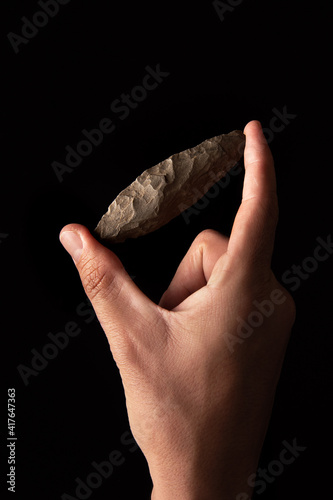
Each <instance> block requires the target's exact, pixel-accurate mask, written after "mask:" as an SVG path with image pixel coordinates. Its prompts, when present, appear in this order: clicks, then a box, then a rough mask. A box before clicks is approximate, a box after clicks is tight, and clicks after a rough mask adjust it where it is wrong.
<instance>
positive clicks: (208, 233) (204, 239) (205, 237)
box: [194, 229, 221, 247]
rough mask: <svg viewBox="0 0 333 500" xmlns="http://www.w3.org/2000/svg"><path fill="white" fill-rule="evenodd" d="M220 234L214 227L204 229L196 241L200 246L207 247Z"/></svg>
mask: <svg viewBox="0 0 333 500" xmlns="http://www.w3.org/2000/svg"><path fill="white" fill-rule="evenodd" d="M218 236H221V235H220V233H218V232H217V231H214V229H204V230H203V231H201V233H199V234H198V236H197V237H196V238H195V240H194V243H195V245H196V246H198V247H207V246H208V245H209V244H210V243H211V242H212V240H215V239H216V237H218Z"/></svg>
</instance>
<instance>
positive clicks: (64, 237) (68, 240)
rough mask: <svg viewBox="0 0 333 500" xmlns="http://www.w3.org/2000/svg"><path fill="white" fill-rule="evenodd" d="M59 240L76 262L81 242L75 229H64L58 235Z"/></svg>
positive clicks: (81, 247) (80, 249) (81, 246)
mask: <svg viewBox="0 0 333 500" xmlns="http://www.w3.org/2000/svg"><path fill="white" fill-rule="evenodd" d="M60 242H61V244H62V245H63V246H64V248H65V249H66V250H67V252H68V253H69V254H70V256H71V257H72V259H73V260H74V262H75V263H76V262H77V261H78V260H79V259H80V257H81V253H82V250H83V243H82V240H81V238H80V235H79V234H78V233H76V232H75V231H64V232H63V233H61V235H60Z"/></svg>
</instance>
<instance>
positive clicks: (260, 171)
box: [228, 120, 278, 272]
mask: <svg viewBox="0 0 333 500" xmlns="http://www.w3.org/2000/svg"><path fill="white" fill-rule="evenodd" d="M244 134H245V136H246V143H245V150H244V164H245V178H244V186H243V198H242V203H241V205H240V207H239V210H238V212H237V215H236V218H235V221H234V224H233V228H232V232H231V235H230V240H229V245H228V254H229V257H230V263H231V265H232V264H233V263H235V264H236V265H239V263H240V262H241V263H242V265H244V264H248V265H249V266H251V267H253V265H255V266H260V268H261V271H264V272H265V271H267V272H270V266H271V258H272V252H273V246H274V237H275V229H276V224H277V220H278V201H277V193H276V178H275V169H274V161H273V157H272V153H271V151H270V148H269V146H268V144H267V141H266V139H265V137H264V134H263V132H262V128H261V124H260V122H258V121H256V120H254V121H251V122H249V123H248V124H247V125H246V127H245V129H244Z"/></svg>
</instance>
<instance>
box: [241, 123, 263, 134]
mask: <svg viewBox="0 0 333 500" xmlns="http://www.w3.org/2000/svg"><path fill="white" fill-rule="evenodd" d="M250 130H251V131H253V130H262V126H261V122H260V121H259V120H251V121H250V122H248V123H247V124H246V125H245V127H244V134H245V135H246V132H249V131H250Z"/></svg>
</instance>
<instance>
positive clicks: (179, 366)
mask: <svg viewBox="0 0 333 500" xmlns="http://www.w3.org/2000/svg"><path fill="white" fill-rule="evenodd" d="M244 133H245V135H246V147H245V153H244V156H245V158H244V159H245V179H244V187H243V199H242V203H241V206H240V208H239V210H238V213H237V216H236V218H235V221H234V225H233V229H232V233H231V236H230V239H228V238H226V237H224V236H222V235H221V234H219V233H217V232H215V231H211V230H207V231H203V232H202V233H200V234H199V235H198V236H197V238H196V239H195V240H194V242H193V244H192V245H191V247H190V249H189V250H188V252H187V254H186V255H185V257H184V259H183V261H182V262H181V264H180V266H179V268H178V269H177V272H176V274H175V276H174V278H173V280H172V282H171V284H170V286H169V288H168V289H167V291H166V292H165V293H164V295H163V297H162V299H161V301H160V304H159V305H157V304H155V303H153V302H152V301H151V300H150V299H148V298H147V297H146V296H145V295H144V294H143V293H142V292H141V291H140V290H139V289H138V287H137V286H136V285H135V283H133V281H132V280H131V278H130V277H129V276H128V275H127V273H126V271H125V270H124V268H123V266H122V264H121V262H120V261H119V259H118V258H117V257H116V255H115V254H114V253H113V252H111V251H110V250H108V249H106V248H105V247H103V246H102V245H101V244H99V243H98V242H97V241H96V240H95V239H94V238H93V236H92V235H91V234H90V233H89V231H88V230H87V229H86V228H85V227H84V226H81V225H78V224H70V225H68V226H66V227H64V228H63V230H62V232H61V235H60V237H61V241H62V244H63V245H64V246H65V248H66V249H67V250H68V251H69V252H70V254H71V255H72V257H73V259H74V261H75V264H76V266H77V269H78V271H79V273H80V277H81V280H82V284H83V286H84V288H85V291H86V293H87V295H88V297H89V299H90V301H91V302H92V304H93V307H94V309H95V311H96V314H97V316H98V318H99V321H100V323H101V325H102V327H103V329H104V332H105V334H106V336H107V338H108V341H109V343H110V348H111V351H112V354H113V357H114V359H115V361H116V363H117V366H118V368H119V371H120V374H121V378H122V382H123V385H124V390H125V395H126V404H127V410H128V415H129V421H130V425H131V429H132V432H133V435H134V437H135V439H136V441H137V443H138V445H139V446H140V448H141V450H142V451H143V453H144V455H145V457H146V459H147V461H148V465H149V469H150V473H151V477H152V481H153V485H154V486H153V492H152V498H153V499H154V500H159V499H161V500H168V499H172V500H175V499H178V498H179V499H181V500H187V499H191V500H193V499H198V500H206V499H207V500H214V499H219V500H221V499H224V498H225V499H228V500H229V499H233V498H235V499H237V495H239V494H240V493H242V492H246V493H247V494H248V495H250V494H251V487H250V486H249V485H248V484H247V478H248V476H249V475H250V474H252V473H253V472H255V470H256V467H257V463H258V459H259V455H260V451H261V447H262V443H263V440H264V436H265V433H266V429H267V425H268V421H269V417H270V413H271V409H272V404H273V399H274V394H275V389H276V385H277V382H278V379H279V375H280V371H281V366H282V362H283V358H284V354H285V350H286V346H287V343H288V339H289V334H290V330H291V327H292V324H293V322H294V317H295V307H294V302H293V300H292V298H291V297H290V295H289V294H288V292H287V291H286V290H285V289H284V288H283V287H282V286H281V285H280V284H279V283H278V282H277V280H276V278H275V277H274V275H273V273H272V271H271V268H270V266H271V255H272V250H273V244H274V235H275V228H276V223H277V219H278V203H277V195H276V181H275V172H274V165H273V159H272V156H271V152H270V150H269V147H268V145H267V143H266V141H265V138H264V136H263V134H262V130H261V126H260V123H259V122H256V121H252V122H250V123H249V124H248V125H247V126H246V127H245V130H244ZM239 498H242V499H243V498H246V497H244V496H239ZM249 498H250V497H249Z"/></svg>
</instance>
